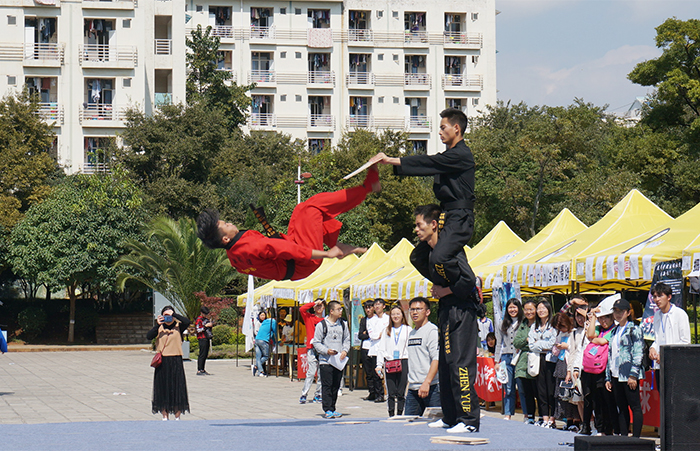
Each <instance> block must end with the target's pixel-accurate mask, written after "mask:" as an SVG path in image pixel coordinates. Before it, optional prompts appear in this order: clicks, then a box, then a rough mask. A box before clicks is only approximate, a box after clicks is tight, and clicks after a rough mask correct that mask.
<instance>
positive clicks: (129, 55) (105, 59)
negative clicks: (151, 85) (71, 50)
mask: <svg viewBox="0 0 700 451" xmlns="http://www.w3.org/2000/svg"><path fill="white" fill-rule="evenodd" d="M78 52H79V53H78V61H79V63H80V65H81V66H82V67H83V68H86V69H102V68H113V69H133V68H135V67H136V66H137V65H138V50H137V48H136V47H135V46H132V45H104V44H82V45H81V46H80V48H79V49H78Z"/></svg>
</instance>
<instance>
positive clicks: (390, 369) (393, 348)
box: [376, 304, 411, 417]
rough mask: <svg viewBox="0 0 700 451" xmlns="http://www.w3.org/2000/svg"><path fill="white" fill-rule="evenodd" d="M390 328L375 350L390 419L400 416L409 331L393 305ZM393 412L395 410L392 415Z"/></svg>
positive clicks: (406, 366) (403, 318) (397, 308)
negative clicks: (384, 382) (384, 381)
mask: <svg viewBox="0 0 700 451" xmlns="http://www.w3.org/2000/svg"><path fill="white" fill-rule="evenodd" d="M389 318H390V320H391V321H390V324H389V325H388V326H387V328H386V329H385V330H384V332H383V333H382V336H381V339H380V340H379V346H378V348H377V369H376V370H377V374H378V375H379V377H382V376H383V373H382V370H384V372H385V377H384V379H385V380H386V393H387V405H388V410H389V416H390V417H393V416H394V415H403V408H404V406H405V404H406V386H407V385H408V349H407V346H408V334H409V333H410V332H411V328H410V327H408V321H406V316H404V314H403V310H401V306H400V305H398V304H396V305H394V306H393V307H391V309H390V310H389ZM394 408H395V409H396V411H395V413H394Z"/></svg>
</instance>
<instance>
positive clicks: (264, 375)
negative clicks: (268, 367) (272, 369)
mask: <svg viewBox="0 0 700 451" xmlns="http://www.w3.org/2000/svg"><path fill="white" fill-rule="evenodd" d="M258 377H267V374H265V373H263V372H262V371H261V372H260V374H258Z"/></svg>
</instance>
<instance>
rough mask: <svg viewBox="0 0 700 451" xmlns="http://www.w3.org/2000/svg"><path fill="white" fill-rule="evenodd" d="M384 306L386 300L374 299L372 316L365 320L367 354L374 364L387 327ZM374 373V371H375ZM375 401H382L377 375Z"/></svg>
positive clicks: (380, 381) (379, 379)
mask: <svg viewBox="0 0 700 451" xmlns="http://www.w3.org/2000/svg"><path fill="white" fill-rule="evenodd" d="M385 306H386V301H384V299H381V298H377V299H375V300H374V316H373V317H372V318H370V319H369V321H367V333H368V334H369V339H370V342H369V343H370V344H369V350H368V351H367V354H368V355H369V356H370V357H372V358H373V359H374V363H375V366H376V363H377V360H376V359H377V348H378V347H379V341H380V339H381V337H382V333H384V332H386V328H387V327H389V315H385V314H384V307H385ZM375 374H376V373H375ZM373 391H374V393H375V399H374V402H376V403H383V402H384V401H385V399H384V382H383V381H382V379H381V378H380V377H379V375H377V377H376V378H375V379H374V389H373Z"/></svg>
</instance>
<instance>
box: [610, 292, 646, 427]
mask: <svg viewBox="0 0 700 451" xmlns="http://www.w3.org/2000/svg"><path fill="white" fill-rule="evenodd" d="M630 315H631V307H630V303H629V302H628V301H627V300H625V299H618V300H617V301H615V305H613V317H614V318H615V320H616V321H617V323H618V324H617V326H615V327H614V328H613V330H612V339H611V341H610V345H609V346H608V362H609V363H610V364H609V365H608V366H607V369H606V370H605V388H606V389H607V390H608V391H609V392H612V394H613V395H614V396H615V403H616V404H617V411H618V420H619V422H620V433H621V434H622V435H624V436H627V435H628V433H629V428H630V409H631V410H632V415H633V420H634V421H633V426H632V435H633V436H634V437H639V436H640V435H641V434H642V425H643V424H644V418H643V414H642V404H641V400H640V398H639V380H640V379H644V369H643V368H642V355H643V354H644V334H643V333H642V328H641V327H639V326H637V325H636V324H634V322H633V321H631V318H630Z"/></svg>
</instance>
